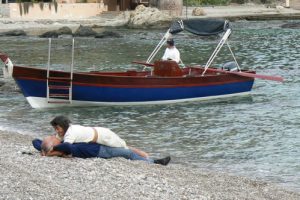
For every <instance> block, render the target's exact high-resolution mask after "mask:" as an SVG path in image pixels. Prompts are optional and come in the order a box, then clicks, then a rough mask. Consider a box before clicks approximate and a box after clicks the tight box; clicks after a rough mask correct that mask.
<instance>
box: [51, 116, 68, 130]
mask: <svg viewBox="0 0 300 200" xmlns="http://www.w3.org/2000/svg"><path fill="white" fill-rule="evenodd" d="M70 123H72V122H71V121H70V120H69V118H67V117H65V116H62V115H60V116H57V117H55V118H54V119H53V120H52V121H51V122H50V124H51V125H52V126H53V127H55V126H60V127H62V128H63V129H64V131H65V132H67V130H68V128H69V126H70Z"/></svg>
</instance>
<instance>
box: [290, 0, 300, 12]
mask: <svg viewBox="0 0 300 200" xmlns="http://www.w3.org/2000/svg"><path fill="white" fill-rule="evenodd" d="M290 7H291V8H293V9H297V10H300V0H290Z"/></svg>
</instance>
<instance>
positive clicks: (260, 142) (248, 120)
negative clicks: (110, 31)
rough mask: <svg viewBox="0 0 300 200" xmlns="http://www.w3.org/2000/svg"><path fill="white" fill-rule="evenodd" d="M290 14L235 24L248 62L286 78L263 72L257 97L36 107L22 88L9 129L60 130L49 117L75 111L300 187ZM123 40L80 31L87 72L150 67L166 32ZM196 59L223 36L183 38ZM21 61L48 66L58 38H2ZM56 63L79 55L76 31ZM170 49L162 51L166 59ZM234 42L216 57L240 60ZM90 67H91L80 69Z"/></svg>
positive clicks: (4, 120)
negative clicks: (50, 41)
mask: <svg viewBox="0 0 300 200" xmlns="http://www.w3.org/2000/svg"><path fill="white" fill-rule="evenodd" d="M284 23H287V21H266V22H246V21H240V22H235V23H233V24H232V26H233V34H232V36H231V38H230V44H231V46H232V48H233V49H234V52H235V54H236V56H237V58H238V61H239V63H240V64H241V66H242V68H249V69H253V70H256V71H257V73H258V74H267V75H280V76H283V77H284V79H285V82H284V83H283V84H281V83H276V82H272V81H266V80H259V79H256V81H255V85H254V88H253V91H252V92H251V95H249V96H245V97H239V98H230V99H223V100H219V101H206V102H194V103H182V104H173V105H157V106H144V107H142V106H138V107H112V106H111V107H93V108H91V107H90V108H60V109H47V110H45V109H41V110H35V109H31V108H30V106H29V105H28V103H27V102H26V101H25V98H24V97H23V96H22V95H21V94H20V93H17V92H4V91H0V95H1V96H0V102H1V103H0V129H2V130H10V131H16V132H19V133H23V134H29V135H32V136H35V137H43V136H45V135H48V134H51V133H53V130H52V129H51V127H50V125H49V121H50V120H51V119H52V118H53V117H55V116H56V115H61V114H64V115H67V116H69V117H70V118H71V119H72V121H73V122H74V123H76V124H82V125H87V126H105V127H109V128H111V129H112V130H114V131H115V132H117V133H118V134H119V135H120V136H121V137H123V138H125V139H126V140H127V141H128V143H129V144H131V145H134V146H137V147H140V148H142V149H144V150H146V151H148V152H150V154H151V155H152V156H155V157H157V156H164V155H168V154H170V155H171V156H172V158H173V160H172V162H173V163H176V164H182V165H189V166H193V167H196V168H204V169H212V170H217V171H223V172H229V173H232V174H235V175H242V176H247V177H251V178H257V179H259V180H263V181H268V182H273V183H276V184H279V185H281V186H283V187H285V188H287V189H289V190H294V191H298V192H299V191H300V62H299V58H300V51H299V49H300V43H299V41H300V29H282V28H280V25H282V24H284ZM116 31H119V32H120V33H121V34H122V35H123V36H124V37H123V38H120V39H92V38H80V39H76V49H75V66H76V69H77V70H80V71H89V70H95V69H96V70H114V71H115V70H120V69H122V70H127V69H132V68H140V66H136V65H132V64H131V61H132V60H145V59H146V58H147V57H148V55H149V54H150V52H151V51H152V50H153V48H154V47H155V45H156V44H157V43H158V41H159V40H160V38H161V37H162V35H163V34H164V31H165V30H156V31H148V30H138V31H137V30H123V29H120V30H116ZM175 40H176V45H177V47H178V48H179V50H180V51H181V55H182V60H183V61H184V62H185V63H186V64H190V63H200V64H204V63H205V62H206V61H207V59H208V57H209V55H210V53H211V52H212V51H213V49H214V47H215V46H216V45H217V42H216V40H214V38H209V39H208V40H204V38H198V37H195V36H193V35H189V34H179V35H177V36H176V37H175ZM0 47H1V50H3V51H5V52H6V53H7V54H9V55H10V57H11V59H12V61H13V62H14V63H18V64H23V65H28V66H43V67H44V66H46V63H47V51H48V41H47V40H45V39H40V38H37V37H21V38H0ZM52 50H53V51H52V52H53V54H52V56H53V57H52V60H51V62H52V66H53V67H54V68H57V69H63V68H64V67H63V66H65V65H69V64H70V63H71V39H66V38H65V39H59V40H55V41H53V48H52ZM161 55H162V52H160V54H159V55H158V57H160V56H161ZM231 60H232V59H231V58H230V56H229V51H228V50H227V49H226V48H225V49H224V50H223V51H222V52H221V53H220V55H219V56H218V57H217V59H216V62H215V65H221V64H222V63H224V62H228V61H231ZM79 66H81V67H79Z"/></svg>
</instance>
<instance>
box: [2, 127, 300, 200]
mask: <svg viewBox="0 0 300 200" xmlns="http://www.w3.org/2000/svg"><path fill="white" fill-rule="evenodd" d="M31 140H32V137H31V136H27V135H20V134H17V133H8V132H3V131H0V149H1V154H0V172H1V173H0V174H1V175H0V176H1V181H0V199H47V200H49V199H139V200H140V199H168V200H169V199H197V200H199V199H203V200H206V199H239V200H242V199H252V200H258V199H260V200H262V199H274V200H275V199H278V200H282V199H285V200H297V199H300V194H299V193H294V192H290V191H287V190H284V189H282V188H279V187H277V186H275V185H272V184H270V183H265V182H260V181H257V180H249V179H247V178H243V177H235V176H230V175H227V174H224V173H219V172H211V171H203V170H201V169H195V168H188V167H183V166H179V165H176V164H172V162H171V163H170V164H169V165H168V166H160V165H154V164H147V163H144V162H140V161H129V160H125V159H122V158H116V159H109V160H105V159H96V158H95V159H78V158H71V159H70V158H69V159H68V158H59V157H42V156H40V155H39V153H38V152H37V151H35V150H34V149H33V147H32V146H31Z"/></svg>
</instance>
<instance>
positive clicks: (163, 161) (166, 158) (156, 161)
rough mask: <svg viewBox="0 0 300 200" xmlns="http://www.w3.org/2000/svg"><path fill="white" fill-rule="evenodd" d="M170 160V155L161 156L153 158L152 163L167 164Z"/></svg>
mask: <svg viewBox="0 0 300 200" xmlns="http://www.w3.org/2000/svg"><path fill="white" fill-rule="evenodd" d="M170 160H171V157H170V156H167V157H165V158H162V159H157V160H154V163H155V164H160V165H167V164H168V163H169V162H170Z"/></svg>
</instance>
